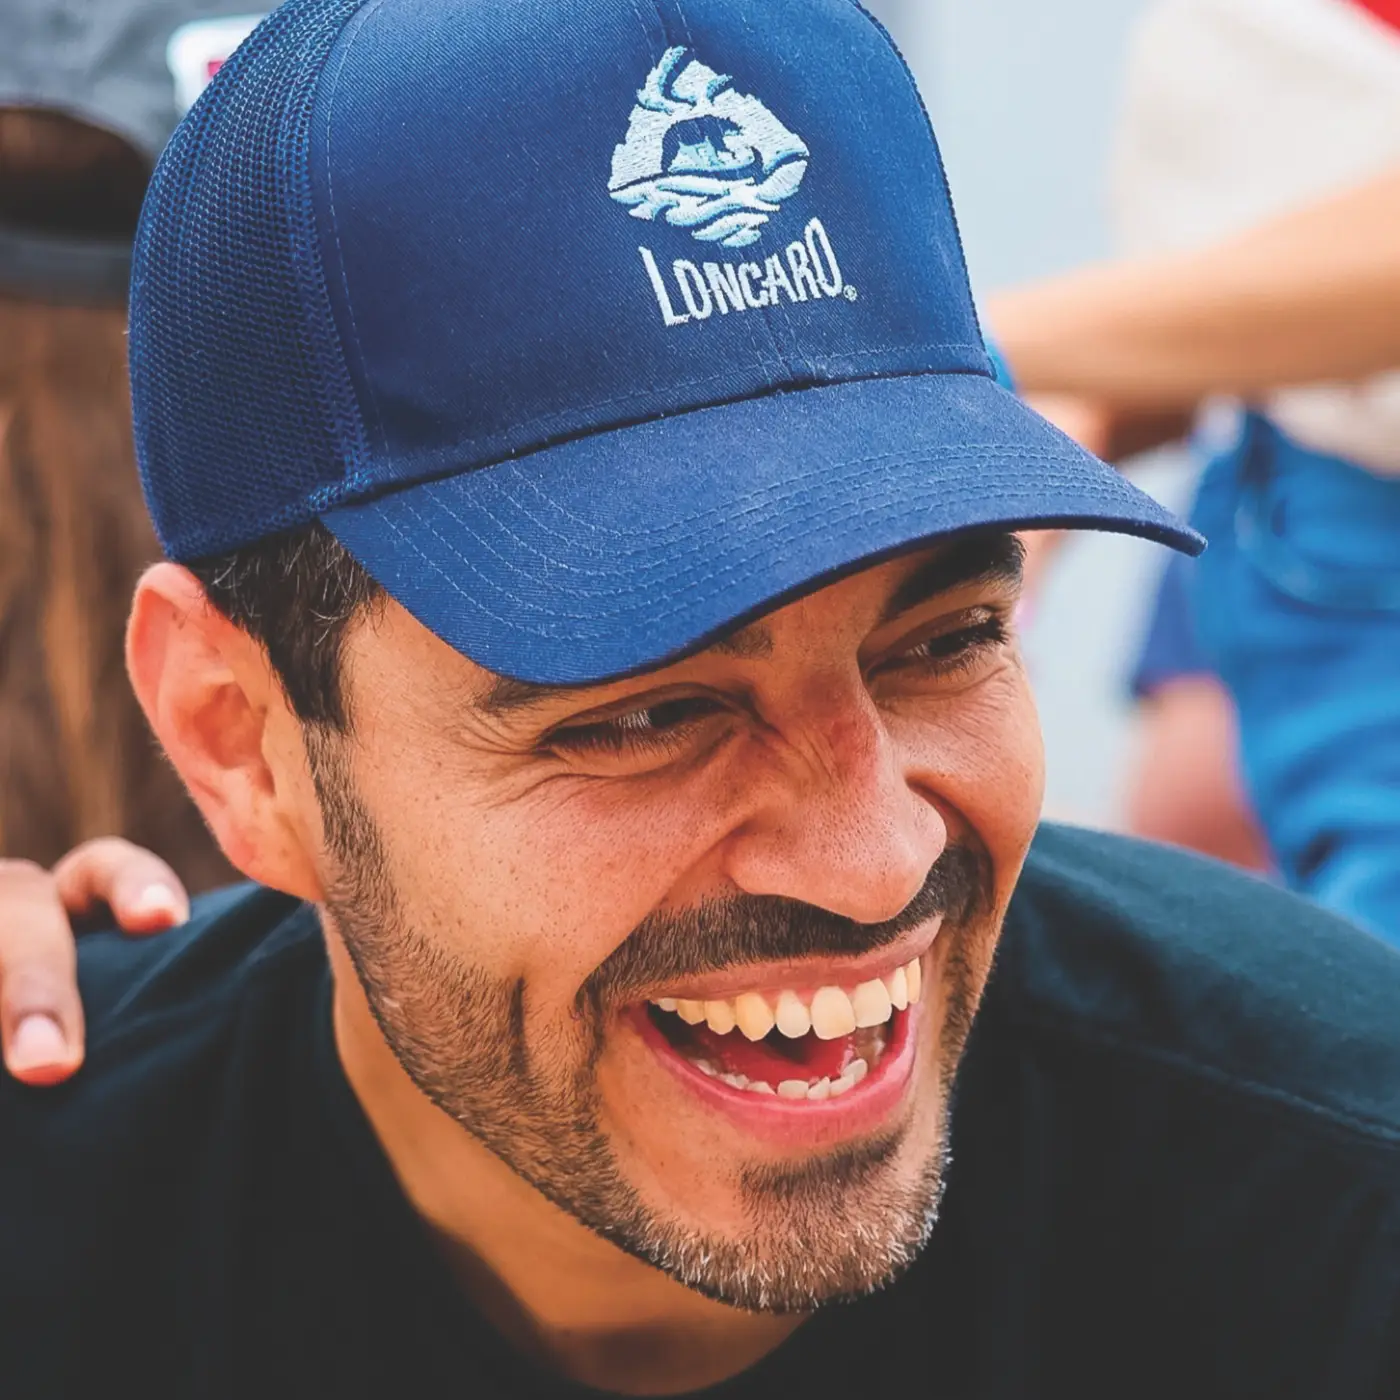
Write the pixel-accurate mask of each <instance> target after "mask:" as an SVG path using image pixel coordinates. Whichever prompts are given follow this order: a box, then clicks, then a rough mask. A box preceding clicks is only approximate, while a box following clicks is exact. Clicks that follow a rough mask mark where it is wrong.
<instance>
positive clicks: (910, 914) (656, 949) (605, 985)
mask: <svg viewBox="0 0 1400 1400" xmlns="http://www.w3.org/2000/svg"><path fill="white" fill-rule="evenodd" d="M991 875H992V872H991V865H990V862H989V861H988V860H987V858H986V857H985V856H984V855H982V854H981V853H979V852H977V851H974V850H973V849H972V848H971V847H969V846H949V847H948V848H947V849H946V850H945V851H944V852H943V854H942V855H941V856H939V858H938V859H937V860H936V861H935V862H934V864H933V865H932V867H930V869H929V872H928V875H927V876H926V877H925V878H924V883H923V885H922V886H921V887H920V889H919V891H918V893H917V894H916V895H915V896H914V897H913V899H911V900H910V901H909V903H908V904H906V905H905V906H904V908H903V909H901V910H900V912H899V913H898V914H896V915H895V916H894V918H892V919H886V920H885V921H884V922H883V923H878V924H862V923H858V922H857V921H856V920H855V919H848V918H846V917H845V916H844V915H842V914H833V913H832V912H831V911H830V910H829V909H819V908H817V906H816V905H812V904H804V903H803V902H802V901H801V900H797V899H787V898H785V897H783V896H780V895H735V896H732V897H731V898H728V899H719V900H711V901H709V902H707V903H705V904H700V905H697V906H696V907H695V908H693V909H686V910H681V911H679V912H675V913H670V912H666V913H654V914H649V915H648V916H647V917H646V918H645V919H643V920H642V922H641V923H640V924H638V925H637V927H636V928H635V929H634V930H633V931H632V933H631V934H630V935H629V936H628V937H627V939H626V941H625V942H623V943H621V944H619V945H618V947H617V948H615V949H614V950H613V951H612V952H611V953H610V954H609V955H608V957H607V958H606V959H605V960H604V961H603V962H602V963H600V964H599V966H598V967H597V969H596V970H595V971H594V972H593V973H592V975H591V976H590V977H589V978H588V981H587V982H585V983H584V985H583V988H582V990H581V994H580V1000H581V1001H586V1002H588V1003H591V1004H592V1005H593V1006H594V1007H596V1008H601V1007H604V1006H615V1005H618V1004H621V1003H625V1002H629V1001H634V1000H636V998H637V994H638V993H640V992H643V991H646V990H648V989H650V988H652V987H656V986H659V985H664V984H666V983H671V982H681V981H685V980H687V979H689V978H694V977H697V976H703V975H704V974H706V973H710V972H722V971H725V970H727V969H730V968H734V967H742V966H744V965H745V964H746V963H765V962H778V961H782V960H785V959H789V958H793V959H796V958H804V957H818V956H828V957H844V956H849V957H857V956H860V955H862V954H865V953H873V952H878V951H879V950H880V949H881V948H886V947H888V946H889V945H890V944H891V943H895V942H897V941H898V940H899V939H900V938H901V937H902V936H903V935H904V934H906V933H908V932H909V931H910V930H911V929H915V928H918V927H919V926H920V925H922V924H925V923H928V922H929V921H930V920H931V919H933V918H935V917H937V916H939V915H941V916H942V917H943V919H944V920H945V922H947V923H949V924H953V925H958V924H964V923H967V922H969V921H970V920H971V919H972V918H973V917H974V916H975V915H976V914H977V913H978V912H979V911H980V910H982V909H985V908H987V907H988V906H989V905H990V903H991V890H992V878H991Z"/></svg>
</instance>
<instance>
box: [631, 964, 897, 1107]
mask: <svg viewBox="0 0 1400 1400" xmlns="http://www.w3.org/2000/svg"><path fill="white" fill-rule="evenodd" d="M921 984H922V973H921V969H920V965H919V961H918V959H917V958H916V959H914V960H913V961H912V962H909V963H907V964H905V965H904V966H903V967H899V968H896V969H895V970H894V971H893V972H891V973H889V974H887V975H886V976H884V977H876V978H871V979H870V980H869V981H866V982H862V983H860V984H859V985H858V986H855V987H850V988H847V987H837V986H828V987H819V988H817V989H816V990H815V991H799V990H794V989H782V990H778V991H763V992H759V991H749V992H743V993H741V994H740V995H738V996H735V997H728V998H725V999H723V1000H717V1001H685V1000H680V999H676V998H671V997H661V998H658V999H657V1000H656V1001H653V1002H649V1003H648V1005H647V1008H646V1014H647V1016H648V1017H649V1019H650V1021H651V1023H652V1025H653V1026H655V1027H656V1029H657V1030H658V1031H659V1032H660V1033H661V1035H662V1036H663V1037H664V1038H665V1040H666V1042H667V1043H668V1044H669V1045H670V1047H671V1048H672V1049H673V1050H675V1051H676V1052H677V1053H678V1054H680V1055H681V1056H683V1057H684V1058H685V1059H686V1060H687V1061H688V1062H689V1063H690V1064H691V1065H692V1066H693V1067H694V1068H696V1069H697V1070H699V1071H700V1072H701V1073H702V1074H705V1075H707V1076H708V1077H710V1078H712V1079H716V1080H719V1081H721V1082H722V1083H724V1084H727V1085H728V1086H729V1087H730V1088H732V1089H737V1090H741V1091H744V1092H747V1093H750V1094H774V1095H777V1096H779V1097H781V1098H784V1099H807V1100H822V1099H829V1098H837V1097H839V1096H840V1095H842V1094H847V1093H849V1092H850V1091H851V1090H852V1089H854V1088H855V1087H856V1085H858V1084H859V1083H860V1082H861V1081H862V1080H863V1079H864V1078H865V1077H866V1076H867V1075H868V1074H869V1073H870V1072H871V1071H872V1070H874V1069H875V1068H877V1066H878V1065H879V1064H880V1061H881V1059H882V1058H883V1057H884V1055H885V1053H886V1051H887V1050H888V1049H889V1047H890V1046H891V1044H893V1043H894V1042H895V1041H896V1040H897V1039H898V1038H899V1037H900V1033H901V1031H902V1030H903V1022H904V1020H905V1018H906V1017H907V1015H908V1008H909V1006H910V1005H911V1004H914V1003H916V1002H917V1001H918V1000H919V993H920V987H921Z"/></svg>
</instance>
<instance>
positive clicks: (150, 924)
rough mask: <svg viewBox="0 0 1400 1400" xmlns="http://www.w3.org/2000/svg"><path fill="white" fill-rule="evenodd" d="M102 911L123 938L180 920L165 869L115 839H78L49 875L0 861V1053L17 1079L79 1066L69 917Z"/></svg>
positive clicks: (171, 876) (59, 1076)
mask: <svg viewBox="0 0 1400 1400" xmlns="http://www.w3.org/2000/svg"><path fill="white" fill-rule="evenodd" d="M104 907H105V909H107V910H110V911H111V915H112V919H113V921H114V922H115V923H116V925H117V926H118V927H119V928H120V929H122V930H123V932H125V933H128V934H133V935H145V934H151V933H159V932H161V931H163V930H165V929H168V928H172V927H174V926H175V925H176V924H180V923H183V922H184V921H185V920H186V919H187V918H188V917H189V898H188V896H187V895H186V893H185V888H184V886H183V885H182V884H181V883H180V880H179V879H178V877H177V876H176V875H175V873H174V871H172V870H171V869H170V867H169V866H168V865H166V863H165V862H164V861H163V860H161V859H160V857H159V856H156V855H153V854H152V853H151V852H150V851H147V850H143V849H142V848H141V847H139V846H134V845H132V844H131V843H130V842H129V841H123V840H121V839H120V838H117V837H104V838H101V839H98V840H94V841H87V842H85V843H84V844H83V845H81V846H78V847H76V848H75V849H74V850H72V851H70V852H69V853H68V854H67V855H66V856H65V857H64V858H63V859H62V860H61V861H59V863H58V864H57V865H56V866H55V867H54V868H53V870H52V871H48V870H45V869H44V868H43V867H42V866H39V865H36V864H34V863H33V862H32V861H24V860H0V1050H3V1054H4V1061H5V1067H6V1069H8V1071H9V1072H10V1074H12V1075H13V1076H14V1077H15V1078H16V1079H19V1080H21V1081H23V1082H24V1083H26V1084H31V1085H36V1086H42V1085H49V1084H58V1083H61V1082H63V1081H64V1080H66V1079H68V1078H70V1077H71V1076H72V1075H73V1074H74V1073H75V1072H76V1070H77V1069H78V1068H79V1067H80V1066H81V1064H82V1062H83V1051H84V1026H83V1008H82V1002H81V1000H80V999H79V995H78V981H77V954H76V939H75V933H74V928H73V923H72V921H73V920H74V919H77V918H82V917H84V916H85V915H91V914H94V913H97V912H99V911H101V910H103V909H104Z"/></svg>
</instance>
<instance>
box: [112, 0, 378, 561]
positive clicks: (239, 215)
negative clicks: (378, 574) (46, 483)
mask: <svg viewBox="0 0 1400 1400" xmlns="http://www.w3.org/2000/svg"><path fill="white" fill-rule="evenodd" d="M363 2H364V0H292V3H290V4H288V5H285V6H283V8H281V9H280V10H277V11H276V12H274V13H273V14H272V15H271V16H270V17H269V18H268V19H267V20H266V21H265V22H264V23H263V24H262V25H261V26H260V27H259V28H258V29H257V30H255V31H254V33H253V34H252V35H251V36H250V37H249V39H247V40H246V41H245V42H244V44H243V45H242V46H241V47H240V48H239V49H238V51H237V52H236V53H235V55H234V57H233V58H232V59H231V60H230V61H229V62H228V63H227V64H225V66H224V67H223V69H221V70H220V72H219V73H218V75H217V76H216V77H215V78H214V81H213V82H212V83H211V84H210V85H209V87H208V89H207V90H206V91H205V93H204V95H203V96H202V97H201V98H200V100H199V102H198V103H196V105H195V107H194V108H193V110H192V111H191V112H190V114H189V116H188V117H187V118H186V119H185V121H184V122H183V123H182V124H181V126H180V127H179V128H178V129H177V131H176V133H175V135H174V137H173V138H172V140H171V142H170V145H169V146H168V147H167V149H166V151H165V154H164V155H163V156H162V158H161V161H160V163H159V165H158V166H157V168H156V173H155V176H154V178H153V180H152V182H151V188H150V191H149V193H148V195H147V200H146V206H145V209H144V211H143V214H142V220H141V227H140V231H139V233H138V235H137V244H136V254H135V260H134V265H133V274H132V291H131V383H132V400H133V406H134V410H135V419H136V448H137V455H138V459H139V461H140V464H141V477H142V482H143V484H144V486H145V489H146V499H147V503H148V505H149V507H150V511H151V515H152V518H153V519H154V521H155V524H156V529H157V532H158V533H159V535H160V538H161V543H162V544H163V545H164V547H165V549H166V551H167V553H169V554H170V555H171V556H172V557H174V558H176V559H194V558H198V557H200V556H201V555H208V554H214V553H219V552H221V551H223V550H227V549H232V548H235V547H236V546H238V545H242V544H247V543H250V542H251V541H253V540H255V539H258V538H261V537H263V536H265V535H268V534H272V533H274V532H276V531H278V530H283V529H289V528H291V527H293V526H295V525H299V524H303V523H305V522H307V521H309V520H310V519H312V517H313V516H314V514H315V512H316V510H317V509H319V508H322V507H324V506H326V505H329V504H332V503H334V502H335V501H336V500H338V499H339V497H340V495H341V494H342V493H343V490H344V487H345V481H346V478H347V476H348V475H349V474H350V473H351V472H353V471H354V470H355V468H356V466H357V465H358V464H359V463H360V462H361V461H362V460H363V456H364V453H365V450H366V449H365V436H364V428H363V422H362V420H361V418H360V415H359V410H358V408H357V406H356V403H355V399H354V394H353V390H352V388H351V384H350V377H349V374H348V372H347V370H346V368H345V363H344V357H343V354H342V351H341V347H340V341H339V337H338V335H337V332H336V328H335V324H334V320H333V316H332V312H331V306H330V302H329V300H328V297H327V294H326V285H325V278H324V274H323V271H322V267H321V260H320V256H319V252H318V249H317V241H316V234H315V229H314V223H313V219H314V216H313V212H312V196H311V187H310V176H309V160H310V152H309V133H310V126H311V110H312V105H313V103H314V101H315V93H316V85H317V81H318V79H319V77H320V74H321V70H322V67H323V65H324V63H325V60H326V57H327V55H328V54H329V52H330V50H331V48H332V46H333V44H334V43H335V40H336V38H337V37H338V35H339V34H340V32H341V30H342V29H343V28H344V26H345V23H346V21H347V20H348V19H349V17H350V16H351V15H352V14H353V13H354V11H355V10H357V9H358V8H359V7H360V5H361V4H362V3H363Z"/></svg>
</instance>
